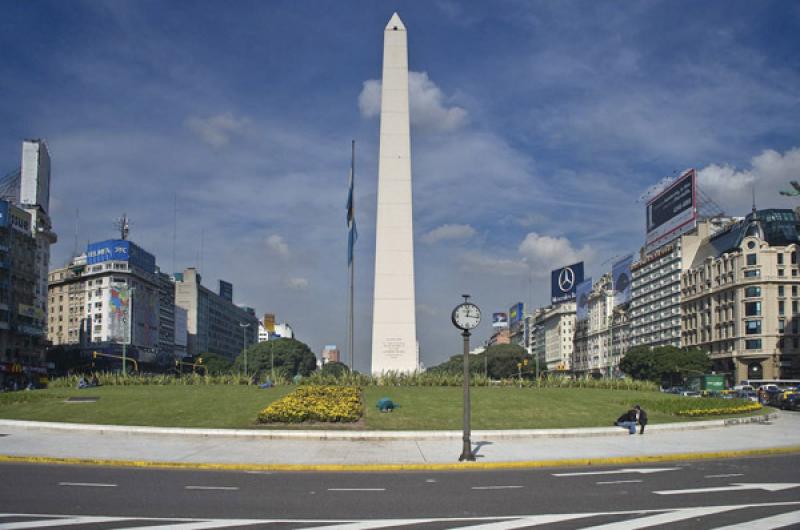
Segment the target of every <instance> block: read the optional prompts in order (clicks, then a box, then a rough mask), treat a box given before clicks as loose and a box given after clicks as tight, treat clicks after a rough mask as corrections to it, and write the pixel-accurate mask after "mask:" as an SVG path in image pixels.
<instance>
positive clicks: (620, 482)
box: [595, 480, 641, 484]
mask: <svg viewBox="0 0 800 530" xmlns="http://www.w3.org/2000/svg"><path fill="white" fill-rule="evenodd" d="M636 482H641V480H607V481H605V482H595V484H632V483H636Z"/></svg>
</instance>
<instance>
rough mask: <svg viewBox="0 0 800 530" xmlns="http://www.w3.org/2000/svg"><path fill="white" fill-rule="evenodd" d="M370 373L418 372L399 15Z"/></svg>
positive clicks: (389, 71) (386, 74)
mask: <svg viewBox="0 0 800 530" xmlns="http://www.w3.org/2000/svg"><path fill="white" fill-rule="evenodd" d="M382 79H383V81H382V86H381V125H380V153H379V158H378V209H377V222H376V228H375V232H376V236H375V294H374V304H373V313H372V373H374V374H379V373H381V372H386V371H399V372H413V371H415V370H417V369H418V367H419V353H418V351H417V324H416V315H415V306H414V229H413V220H412V208H411V131H410V128H409V114H408V41H407V33H406V27H405V26H404V25H403V21H402V20H400V17H399V16H398V15H397V13H395V14H394V15H392V18H391V19H390V20H389V23H388V24H387V25H386V29H385V31H384V34H383V78H382Z"/></svg>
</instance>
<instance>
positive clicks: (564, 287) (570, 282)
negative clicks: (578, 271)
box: [558, 267, 575, 293]
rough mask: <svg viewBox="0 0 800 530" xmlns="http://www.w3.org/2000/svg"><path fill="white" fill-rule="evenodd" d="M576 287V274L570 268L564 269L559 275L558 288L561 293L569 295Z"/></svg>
mask: <svg viewBox="0 0 800 530" xmlns="http://www.w3.org/2000/svg"><path fill="white" fill-rule="evenodd" d="M574 286H575V272H574V271H573V270H572V269H570V268H569V267H564V268H563V269H561V272H559V273H558V288H559V289H561V292H563V293H568V292H570V291H571V290H572V288H573V287H574Z"/></svg>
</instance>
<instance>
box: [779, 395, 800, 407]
mask: <svg viewBox="0 0 800 530" xmlns="http://www.w3.org/2000/svg"><path fill="white" fill-rule="evenodd" d="M780 408H781V410H800V394H798V393H791V394H789V395H787V396H785V397H784V398H783V399H782V400H781V403H780Z"/></svg>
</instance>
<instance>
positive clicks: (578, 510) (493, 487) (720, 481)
mask: <svg viewBox="0 0 800 530" xmlns="http://www.w3.org/2000/svg"><path fill="white" fill-rule="evenodd" d="M799 464H800V455H784V456H773V457H757V458H756V457H754V458H742V459H723V460H703V461H694V462H680V463H676V464H669V463H662V464H659V465H642V466H629V465H627V466H610V467H591V468H563V467H562V468H553V469H532V470H515V471H481V472H471V471H463V472H461V471H455V472H403V473H310V472H303V473H265V472H257V473H254V472H216V471H187V470H158V469H131V468H105V467H91V466H64V465H37V464H2V465H0V476H2V481H0V512H3V513H2V514H0V529H11V528H39V527H45V526H46V527H57V526H65V525H70V526H69V527H70V528H76V529H78V528H80V529H83V528H120V527H126V528H152V527H170V528H181V529H189V528H231V527H237V526H246V527H248V528H257V527H265V528H303V527H308V528H310V527H315V528H327V527H328V526H330V527H331V528H337V529H339V530H350V529H356V528H358V529H368V528H383V527H387V526H397V527H402V528H430V529H431V530H434V529H441V528H462V527H469V528H472V529H478V528H480V529H484V528H485V529H489V528H491V529H501V528H502V529H508V528H525V527H533V526H536V527H542V528H559V529H561V528H593V527H598V526H599V527H601V528H614V529H617V528H620V529H623V528H624V529H634V528H645V527H658V526H661V527H669V528H670V529H679V530H680V529H684V528H685V529H698V528H728V527H729V525H735V524H746V525H747V526H749V527H756V528H759V529H763V528H781V527H787V528H789V527H794V528H800V475H799V474H798V473H797V469H799V468H800V467H798V465H799ZM539 525H540V526H539ZM602 525H605V526H602Z"/></svg>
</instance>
